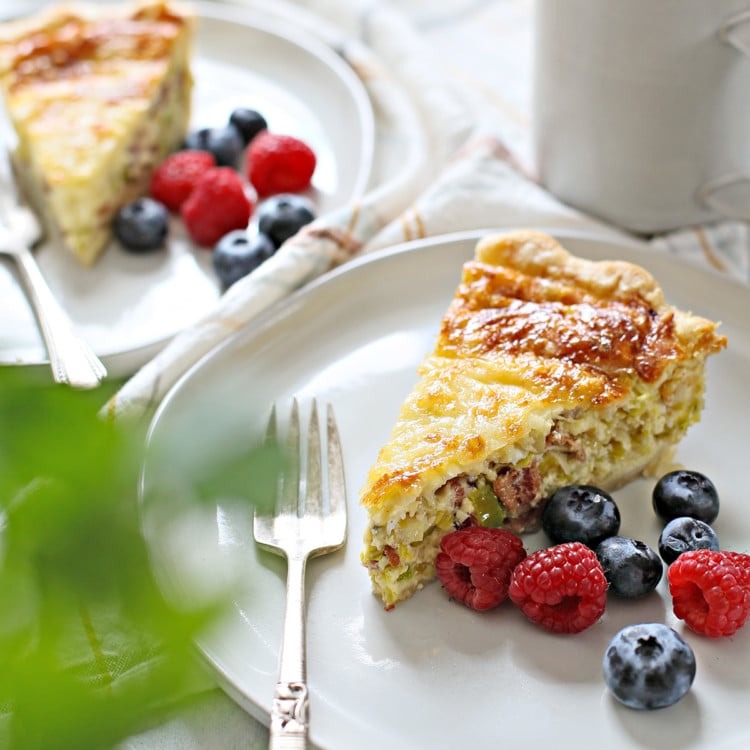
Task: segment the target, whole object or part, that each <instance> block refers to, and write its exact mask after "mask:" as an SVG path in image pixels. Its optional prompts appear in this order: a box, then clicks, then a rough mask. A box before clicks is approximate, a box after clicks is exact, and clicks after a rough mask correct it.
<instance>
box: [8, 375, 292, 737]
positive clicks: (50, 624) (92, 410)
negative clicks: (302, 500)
mask: <svg viewBox="0 0 750 750" xmlns="http://www.w3.org/2000/svg"><path fill="white" fill-rule="evenodd" d="M103 398H104V397H103V396H102V393H101V392H100V391H99V392H97V391H93V392H79V391H73V390H71V389H69V388H66V387H62V386H52V385H45V384H43V383H39V382H36V378H35V377H34V376H30V375H29V374H28V373H27V371H26V370H25V369H24V368H0V675H2V678H1V679H0V748H2V749H3V750H4V749H5V748H9V749H10V748H12V749H13V750H15V748H18V749H19V750H20V749H22V750H47V748H49V749H50V750H52V749H53V748H54V750H66V749H67V748H76V750H88V749H89V748H91V750H94V749H96V750H103V749H105V748H110V747H114V746H115V745H116V744H117V743H118V742H120V741H121V740H123V739H124V738H125V737H127V736H128V735H131V734H133V733H135V732H137V731H139V730H141V729H143V728H145V727H146V726H149V725H152V724H153V722H154V721H156V720H158V719H159V717H161V716H162V715H163V714H164V713H165V712H168V711H169V710H171V709H173V708H174V707H175V706H176V705H178V704H179V702H180V701H181V700H182V699H184V698H185V696H186V695H187V694H188V693H189V691H190V690H191V688H192V686H193V684H194V681H195V679H196V674H197V670H198V667H197V664H196V661H195V659H194V646H193V643H194V638H195V637H196V635H197V634H198V633H200V632H201V630H202V629H203V628H205V627H207V626H208V625H209V624H211V623H213V622H214V621H215V618H216V617H218V616H220V615H221V613H222V611H223V607H224V606H226V604H227V601H226V599H225V598H223V597H222V598H218V599H217V600H215V601H209V602H206V601H205V599H204V600H202V603H201V604H200V606H194V607H192V608H186V607H185V606H183V605H182V604H181V606H180V607H179V608H178V607H177V606H175V605H174V604H172V603H170V602H168V601H167V600H166V599H165V597H164V596H163V594H162V593H161V591H160V589H159V586H158V585H157V583H156V581H155V579H154V576H153V573H152V570H151V565H150V561H149V554H148V549H147V547H146V544H145V542H144V539H143V537H142V534H141V530H140V520H139V514H138V507H137V502H138V497H137V487H138V479H139V474H140V469H141V463H142V454H143V439H142V438H143V436H142V434H141V431H140V430H139V429H138V428H136V427H131V426H129V425H128V424H127V423H125V424H119V423H112V422H109V421H106V420H104V419H102V418H100V417H99V416H98V414H99V410H100V409H101V406H102V403H103ZM214 417H216V415H214ZM157 448H158V452H159V459H158V460H160V461H164V462H165V466H167V468H168V467H169V464H170V461H178V459H180V460H183V461H184V460H191V458H190V451H194V452H195V451H197V450H199V448H196V447H194V446H192V445H191V444H190V441H189V440H188V439H187V438H186V437H185V436H184V435H183V436H179V437H176V439H175V443H174V444H171V445H167V446H158V447H157ZM251 448H252V444H250V443H248V442H243V441H240V440H237V441H234V442H230V443H229V447H227V445H223V446H219V447H218V450H217V452H216V454H212V455H211V456H209V457H208V458H207V460H206V461H205V462H204V463H203V464H202V465H201V467H200V468H195V473H194V476H195V477H196V479H195V482H194V483H195V487H194V490H195V491H194V493H191V494H190V497H189V498H181V501H182V502H183V503H190V502H200V501H203V502H205V501H209V502H213V501H214V500H215V499H216V498H219V497H224V496H230V497H232V498H239V499H240V500H244V501H245V502H246V501H247V499H252V500H253V501H255V502H259V501H263V500H264V499H267V498H268V497H271V496H272V495H273V486H274V481H275V475H276V471H277V470H278V468H279V466H278V456H276V454H275V452H274V451H273V450H269V449H267V448H265V449H262V448H256V449H254V450H252V449H251ZM186 456H187V458H186ZM176 471H180V467H179V466H178V467H177V468H176ZM251 490H252V492H253V498H248V497H247V496H248V493H249V492H250V491H251ZM224 593H226V592H224Z"/></svg>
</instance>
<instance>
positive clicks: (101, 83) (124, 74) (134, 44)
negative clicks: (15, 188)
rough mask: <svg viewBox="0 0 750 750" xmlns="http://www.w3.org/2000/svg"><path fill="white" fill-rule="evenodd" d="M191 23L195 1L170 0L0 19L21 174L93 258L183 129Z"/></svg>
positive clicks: (0, 80)
mask: <svg viewBox="0 0 750 750" xmlns="http://www.w3.org/2000/svg"><path fill="white" fill-rule="evenodd" d="M193 24H194V17H193V14H192V12H191V11H189V10H188V9H187V7H185V6H181V5H179V4H178V3H175V2H167V1H166V0H139V1H138V2H134V3H124V4H115V5H112V4H107V3H103V4H94V3H64V4H59V5H51V6H50V7H47V8H45V9H44V10H42V11H40V12H39V13H38V14H37V15H35V16H31V17H28V18H23V19H20V20H16V21H10V22H7V23H4V24H0V88H1V89H2V92H3V98H4V100H5V109H6V110H7V113H8V117H9V118H10V120H11V122H12V124H13V127H14V129H15V131H16V134H17V136H18V148H17V150H16V153H15V154H14V157H15V158H14V162H15V164H16V167H17V172H18V175H19V178H20V179H21V182H22V184H23V186H24V188H25V191H26V193H27V194H28V197H29V198H30V199H31V201H32V203H33V204H34V205H35V207H36V208H37V210H38V211H39V212H40V213H41V214H42V215H43V216H44V218H45V225H46V228H47V230H48V231H50V232H51V233H52V235H53V236H54V237H56V238H57V239H59V240H61V241H62V244H64V245H65V246H66V247H67V248H68V249H69V250H70V251H71V252H72V253H73V254H74V255H75V256H76V257H77V258H78V260H79V261H80V262H81V263H82V264H83V265H84V266H89V265H91V264H93V263H94V262H95V261H96V259H97V258H98V257H99V255H100V254H101V252H102V250H103V249H104V247H105V246H106V244H107V242H108V241H109V239H110V237H111V222H112V218H113V216H114V215H115V213H116V212H117V210H118V209H119V208H120V207H121V206H123V205H124V204H125V203H128V202H129V201H131V200H133V199H134V198H136V197H138V196H139V195H141V194H142V193H144V192H145V191H146V189H147V187H148V183H149V180H150V178H151V174H152V172H153V170H154V168H155V167H156V165H157V164H158V163H159V162H160V161H161V160H162V159H163V158H164V157H165V156H166V155H167V154H168V153H169V152H170V151H172V150H174V149H176V148H177V147H178V146H179V144H180V141H181V140H182V138H183V136H184V134H185V130H186V128H187V124H188V118H189V115H190V102H191V91H192V84H193V81H192V76H191V72H190V52H191V50H190V47H191V42H192V34H193Z"/></svg>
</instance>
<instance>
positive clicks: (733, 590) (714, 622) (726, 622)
mask: <svg viewBox="0 0 750 750" xmlns="http://www.w3.org/2000/svg"><path fill="white" fill-rule="evenodd" d="M748 561H750V557H748V555H741V554H740V553H738V552H719V551H716V550H710V549H699V550H690V551H688V552H683V553H682V554H681V555H680V556H679V557H678V558H677V559H676V560H675V561H674V562H673V563H672V564H671V565H670V566H669V568H667V580H668V581H669V592H670V594H671V595H672V610H673V611H674V614H675V616H676V617H678V618H679V619H680V620H684V621H685V624H686V625H687V626H688V627H689V628H690V629H691V630H694V631H695V632H696V633H700V634H701V635H707V636H708V637H709V638H721V637H722V636H727V635H732V634H734V633H736V632H737V631H738V630H739V629H740V628H741V627H742V626H743V625H744V624H745V622H746V621H747V618H748V616H750V565H749V564H748Z"/></svg>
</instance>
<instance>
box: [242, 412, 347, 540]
mask: <svg viewBox="0 0 750 750" xmlns="http://www.w3.org/2000/svg"><path fill="white" fill-rule="evenodd" d="M325 425H326V427H325V434H326V440H325V447H324V446H323V445H322V441H321V428H320V420H319V417H318V405H317V401H316V399H313V400H312V402H311V404H310V418H309V423H308V427H307V439H306V441H303V440H302V430H301V426H300V408H299V403H298V401H297V399H296V398H295V399H293V400H292V405H291V409H290V415H289V422H288V424H287V426H286V440H285V441H283V443H282V440H280V438H279V426H278V419H277V410H276V406H275V405H274V406H273V407H272V409H271V415H270V418H269V421H268V425H267V428H266V441H267V442H268V443H275V444H278V445H279V447H281V448H283V450H284V454H285V456H284V457H285V464H284V470H283V471H282V472H281V474H280V477H279V481H278V487H277V497H276V506H275V509H274V511H273V513H272V514H262V513H260V512H259V511H258V510H257V509H256V523H255V530H256V534H255V536H256V540H257V541H259V542H261V543H263V544H266V545H268V546H275V547H280V546H281V542H282V537H286V538H287V539H289V538H290V537H292V536H296V537H297V539H299V538H300V537H301V536H306V537H307V539H306V541H307V542H308V543H309V548H310V551H311V553H312V554H320V553H322V552H325V551H330V550H332V549H335V548H336V547H338V546H341V544H343V541H344V538H345V535H346V488H345V477H344V462H343V454H342V448H341V439H340V436H339V432H338V427H337V425H336V419H335V416H334V412H333V407H332V406H331V405H330V404H328V405H327V408H326V417H325ZM324 460H325V461H326V463H327V466H328V471H327V472H326V473H325V476H324V472H323V470H322V465H323V461H324ZM303 469H304V470H303ZM264 516H265V521H266V522H268V521H271V520H272V519H273V520H274V521H280V519H287V521H288V519H290V518H297V519H300V520H301V521H305V520H317V521H318V522H319V523H318V525H317V526H316V527H312V526H309V525H308V526H304V525H299V526H297V527H296V528H295V529H291V528H289V526H288V524H286V523H285V524H284V527H283V528H282V526H281V524H280V523H274V531H273V541H271V540H270V539H269V538H268V537H269V530H268V529H265V533H264V529H263V528H262V527H263V526H264V523H263V517H264Z"/></svg>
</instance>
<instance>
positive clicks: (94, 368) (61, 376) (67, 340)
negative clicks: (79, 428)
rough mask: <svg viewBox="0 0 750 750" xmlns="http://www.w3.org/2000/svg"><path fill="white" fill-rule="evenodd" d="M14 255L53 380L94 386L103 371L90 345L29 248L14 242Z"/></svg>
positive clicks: (82, 385) (97, 383)
mask: <svg viewBox="0 0 750 750" xmlns="http://www.w3.org/2000/svg"><path fill="white" fill-rule="evenodd" d="M9 254H10V255H12V256H13V258H15V260H16V263H17V264H18V268H19V270H20V272H21V276H22V277H23V280H24V282H25V284H26V288H27V291H28V293H29V301H30V302H31V304H32V306H33V308H34V312H35V313H36V317H37V319H38V321H39V327H40V329H41V332H42V337H43V339H44V343H45V345H46V347H47V353H48V355H49V360H50V366H51V367H52V374H53V377H54V379H55V381H56V382H58V383H67V384H69V385H71V386H73V387H74V388H95V387H96V386H98V385H99V383H100V382H101V380H102V379H103V378H104V377H105V375H106V374H107V371H106V369H105V368H104V365H103V364H102V363H101V362H100V361H99V359H98V357H97V356H96V354H94V352H93V351H92V350H91V348H90V347H89V346H88V344H86V343H85V342H84V341H82V340H81V338H80V337H79V336H78V335H77V334H76V332H75V330H74V328H73V324H72V322H71V320H70V318H69V317H68V315H67V314H66V313H65V311H64V310H63V308H62V307H61V306H60V304H59V303H58V301H57V300H56V299H55V297H54V295H53V294H52V292H51V290H50V288H49V286H47V282H46V281H45V279H44V276H42V273H41V271H40V270H39V266H38V265H37V264H36V261H35V260H34V258H33V256H32V254H31V251H30V250H28V249H27V248H26V247H25V246H22V245H20V244H19V245H16V246H15V247H13V249H12V250H11V251H10V253H9Z"/></svg>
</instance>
